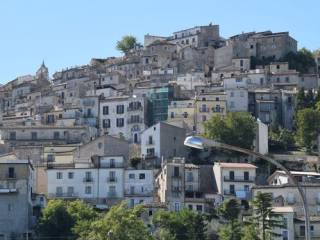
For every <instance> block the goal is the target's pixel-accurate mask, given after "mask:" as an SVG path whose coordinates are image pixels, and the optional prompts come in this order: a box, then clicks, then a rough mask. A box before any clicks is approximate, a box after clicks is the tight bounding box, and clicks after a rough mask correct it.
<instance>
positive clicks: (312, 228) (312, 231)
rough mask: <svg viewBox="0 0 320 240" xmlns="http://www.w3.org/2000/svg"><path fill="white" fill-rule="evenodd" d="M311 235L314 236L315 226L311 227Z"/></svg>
mask: <svg viewBox="0 0 320 240" xmlns="http://www.w3.org/2000/svg"><path fill="white" fill-rule="evenodd" d="M310 235H311V236H314V226H313V225H311V226H310Z"/></svg>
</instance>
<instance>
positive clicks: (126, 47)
mask: <svg viewBox="0 0 320 240" xmlns="http://www.w3.org/2000/svg"><path fill="white" fill-rule="evenodd" d="M136 44H138V43H137V39H136V38H135V37H134V36H130V35H127V36H124V37H122V39H121V40H120V41H118V42H117V46H116V48H117V50H119V51H121V52H123V53H128V52H129V51H130V50H131V49H133V48H134V47H135V45H136Z"/></svg>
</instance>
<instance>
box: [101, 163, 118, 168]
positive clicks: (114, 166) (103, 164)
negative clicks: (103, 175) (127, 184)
mask: <svg viewBox="0 0 320 240" xmlns="http://www.w3.org/2000/svg"><path fill="white" fill-rule="evenodd" d="M100 167H102V168H123V163H101V164H100Z"/></svg>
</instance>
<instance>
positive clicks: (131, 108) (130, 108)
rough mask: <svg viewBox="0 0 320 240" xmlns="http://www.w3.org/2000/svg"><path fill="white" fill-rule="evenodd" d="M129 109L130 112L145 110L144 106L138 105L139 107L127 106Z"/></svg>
mask: <svg viewBox="0 0 320 240" xmlns="http://www.w3.org/2000/svg"><path fill="white" fill-rule="evenodd" d="M127 111H128V112H133V111H143V107H142V106H137V107H133V106H130V107H128V108H127Z"/></svg>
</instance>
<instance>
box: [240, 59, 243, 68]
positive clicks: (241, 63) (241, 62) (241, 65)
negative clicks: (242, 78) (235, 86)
mask: <svg viewBox="0 0 320 240" xmlns="http://www.w3.org/2000/svg"><path fill="white" fill-rule="evenodd" d="M240 67H243V60H242V59H241V60H240Z"/></svg>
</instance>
